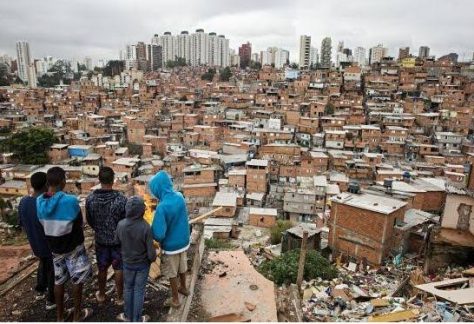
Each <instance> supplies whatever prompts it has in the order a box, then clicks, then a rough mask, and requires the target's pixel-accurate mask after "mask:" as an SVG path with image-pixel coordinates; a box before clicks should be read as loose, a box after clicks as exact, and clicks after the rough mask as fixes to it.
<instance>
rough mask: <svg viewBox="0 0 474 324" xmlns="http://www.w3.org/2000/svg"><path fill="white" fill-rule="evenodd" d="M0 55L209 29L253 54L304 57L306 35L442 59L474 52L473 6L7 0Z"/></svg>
mask: <svg viewBox="0 0 474 324" xmlns="http://www.w3.org/2000/svg"><path fill="white" fill-rule="evenodd" d="M2 2H3V3H2V4H1V8H2V9H1V10H0V54H3V53H8V54H10V55H12V56H14V55H15V42H16V41H18V40H23V39H25V40H28V41H29V42H30V48H31V51H32V53H33V55H34V56H35V57H42V56H46V55H52V56H56V57H68V58H78V59H81V58H83V57H85V56H92V57H94V58H95V59H99V58H115V57H117V56H118V53H119V50H120V49H122V48H123V47H124V46H125V44H127V43H135V42H137V41H145V42H148V41H150V39H151V37H152V36H153V34H155V33H158V34H162V33H163V32H165V31H171V32H172V33H179V32H180V31H181V30H188V31H190V32H192V31H194V30H195V29H196V28H204V29H205V30H206V31H209V32H210V31H214V32H216V33H218V34H224V35H226V37H227V38H229V39H230V45H231V47H232V48H234V49H237V47H238V46H239V45H240V44H241V43H243V42H246V41H250V42H251V43H252V45H253V46H252V47H253V50H254V51H260V50H264V49H266V48H267V47H269V46H279V47H282V48H285V49H288V50H290V53H291V58H292V59H294V60H296V59H297V57H298V39H299V35H301V34H308V35H311V36H312V45H313V46H315V47H318V48H319V47H320V44H321V40H322V39H323V38H324V37H326V36H330V37H331V38H332V40H333V47H335V46H336V45H337V42H338V41H344V43H345V46H346V47H349V48H354V47H356V46H363V47H366V48H369V47H371V46H375V45H377V44H379V43H383V44H384V45H385V46H387V47H388V48H389V50H390V54H391V55H397V53H398V48H399V47H402V46H410V47H411V50H412V52H413V53H416V52H417V50H418V47H419V46H421V45H428V46H430V47H431V52H432V53H433V54H435V55H442V54H446V53H449V52H453V51H454V52H458V53H459V54H460V55H461V57H462V55H466V57H471V56H472V51H473V50H474V48H473V47H474V46H473V45H474V44H472V40H473V39H474V19H472V12H474V1H464V0H449V1H438V0H417V1H412V0H384V1H380V0H363V1H353V0H331V1H327V0H325V1H321V0H294V1H289V0H288V1H283V0H239V1H235V0H234V1H229V0H221V1H211V0H193V1H190V0H189V1H184V0H173V1H163V0H134V1H132V0H68V1H63V0H42V1H37V0H36V1H35V0H15V1H7V0H2Z"/></svg>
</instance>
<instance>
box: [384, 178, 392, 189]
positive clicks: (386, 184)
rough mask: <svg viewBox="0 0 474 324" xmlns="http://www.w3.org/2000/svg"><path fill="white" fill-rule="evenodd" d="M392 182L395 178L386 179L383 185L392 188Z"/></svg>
mask: <svg viewBox="0 0 474 324" xmlns="http://www.w3.org/2000/svg"><path fill="white" fill-rule="evenodd" d="M392 184H393V179H385V180H384V181H383V186H384V187H385V188H390V189H391V188H392Z"/></svg>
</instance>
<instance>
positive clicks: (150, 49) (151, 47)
mask: <svg viewBox="0 0 474 324" xmlns="http://www.w3.org/2000/svg"><path fill="white" fill-rule="evenodd" d="M147 58H148V64H149V70H150V71H157V70H158V69H160V68H162V67H163V53H162V50H161V46H160V45H156V44H148V45H147Z"/></svg>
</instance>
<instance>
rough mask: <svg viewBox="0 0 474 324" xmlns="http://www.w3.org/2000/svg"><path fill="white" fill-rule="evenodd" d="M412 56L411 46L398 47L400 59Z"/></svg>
mask: <svg viewBox="0 0 474 324" xmlns="http://www.w3.org/2000/svg"><path fill="white" fill-rule="evenodd" d="M409 56H410V47H402V48H400V49H398V60H399V61H401V60H403V59H405V58H407V57H409Z"/></svg>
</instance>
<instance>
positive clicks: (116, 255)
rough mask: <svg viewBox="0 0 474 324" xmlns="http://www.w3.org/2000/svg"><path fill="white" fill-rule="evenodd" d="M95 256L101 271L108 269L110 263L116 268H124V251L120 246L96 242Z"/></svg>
mask: <svg viewBox="0 0 474 324" xmlns="http://www.w3.org/2000/svg"><path fill="white" fill-rule="evenodd" d="M95 256H96V258H97V267H98V268H99V271H106V270H107V269H108V268H109V267H110V265H112V268H113V269H114V270H122V269H123V264H122V251H121V248H120V246H106V245H100V244H97V243H96V244H95Z"/></svg>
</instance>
